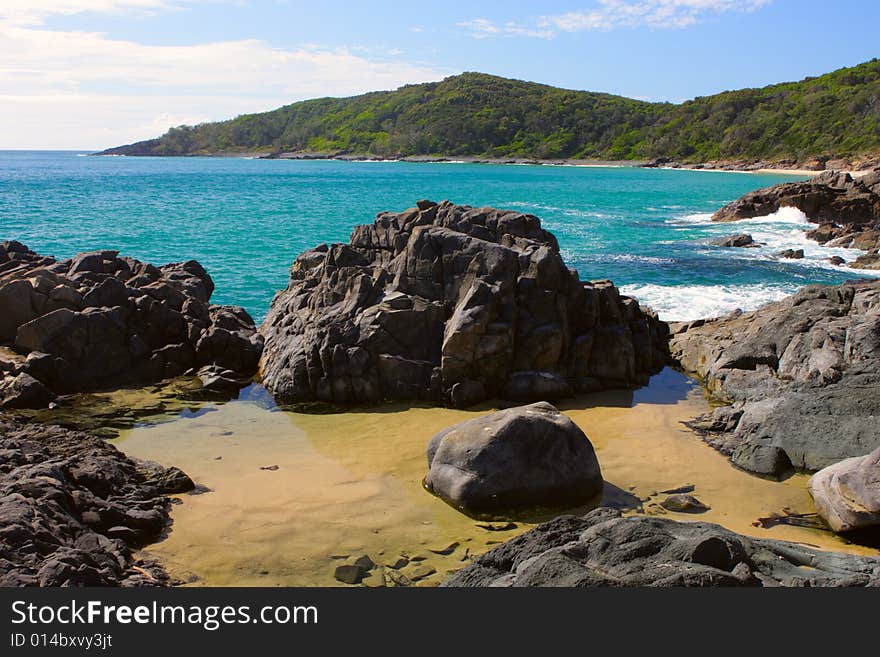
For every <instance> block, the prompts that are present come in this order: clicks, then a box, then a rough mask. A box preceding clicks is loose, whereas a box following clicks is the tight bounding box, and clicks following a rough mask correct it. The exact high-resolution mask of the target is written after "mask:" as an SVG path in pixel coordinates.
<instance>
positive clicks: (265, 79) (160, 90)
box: [0, 0, 449, 148]
mask: <svg viewBox="0 0 880 657" xmlns="http://www.w3.org/2000/svg"><path fill="white" fill-rule="evenodd" d="M0 1H2V3H3V5H2V9H0V99H2V100H0V103H2V105H0V121H2V122H3V124H4V125H15V126H16V130H15V131H5V132H4V133H3V134H2V136H0V148H86V147H88V148H101V147H106V146H112V145H117V144H120V143H127V142H131V141H136V140H139V139H146V138H149V137H155V136H158V135H159V134H161V133H163V132H164V131H165V130H167V129H168V128H169V127H171V126H173V125H180V124H182V123H198V122H201V121H207V120H218V119H223V118H230V117H232V116H236V115H237V114H241V113H245V112H256V111H262V110H267V109H272V108H274V107H277V106H280V105H283V104H286V103H290V102H292V101H295V100H301V99H304V98H314V97H318V96H341V95H353V94H358V93H362V92H365V91H373V90H376V89H390V88H395V87H398V86H400V85H403V84H408V83H414V82H423V81H427V80H436V79H439V78H441V77H443V76H444V75H447V74H448V73H449V71H439V70H437V69H435V68H432V67H430V66H427V65H421V64H417V63H408V62H405V61H401V60H400V59H399V58H397V57H396V56H391V55H390V54H389V53H384V54H383V55H375V56H373V55H371V54H369V53H355V52H354V51H353V50H349V49H327V48H322V47H320V46H317V45H303V46H297V47H287V48H279V47H274V46H272V45H270V44H267V43H265V42H263V41H259V40H255V39H244V40H237V41H221V42H215V43H202V44H196V45H179V46H155V45H145V44H141V43H136V42H132V41H126V40H117V39H112V38H109V37H108V36H106V35H104V34H100V33H95V32H79V31H76V32H75V31H61V30H49V29H46V28H44V27H42V25H41V24H40V20H42V19H44V18H46V17H47V16H49V15H52V14H53V13H54V14H57V13H60V10H61V8H62V7H63V8H65V9H66V8H70V9H71V11H73V8H77V7H78V8H79V11H121V10H135V11H142V10H159V9H163V10H164V9H167V8H169V7H172V5H175V6H178V5H179V4H180V3H179V2H175V3H170V2H165V1H164V0H69V1H68V0H65V1H64V2H61V1H60V0H59V1H58V2H54V1H52V0H26V1H25V0H22V1H21V2H19V0H11V2H12V4H9V5H7V4H6V3H7V2H9V1H10V0H0ZM29 9H34V11H32V12H29V11H28V10H29Z"/></svg>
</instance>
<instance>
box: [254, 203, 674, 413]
mask: <svg viewBox="0 0 880 657" xmlns="http://www.w3.org/2000/svg"><path fill="white" fill-rule="evenodd" d="M260 330H261V332H262V333H263V335H264V336H265V338H266V348H265V351H264V353H263V358H262V361H261V372H262V376H263V381H264V384H265V385H266V387H267V388H268V389H269V391H270V392H272V394H273V395H275V397H276V399H277V400H278V401H280V402H303V401H314V400H319V401H323V402H332V403H335V404H342V405H344V404H353V403H374V402H378V401H380V400H383V399H397V400H414V399H424V400H429V401H434V402H441V403H451V404H455V405H470V404H474V403H477V402H479V401H482V400H485V399H488V398H491V397H496V396H503V397H507V398H511V399H516V400H522V401H537V400H540V399H555V398H559V397H565V396H568V395H571V394H574V393H576V392H579V391H592V390H597V389H601V388H609V387H620V386H625V387H632V386H637V385H641V384H643V383H645V382H646V381H647V378H648V376H649V375H650V374H652V373H654V372H656V371H658V370H659V369H661V368H662V367H663V365H664V364H665V359H666V356H665V338H666V326H665V324H663V323H662V322H660V321H658V320H657V318H656V316H655V315H654V314H653V313H651V312H650V311H648V310H646V309H644V308H640V307H639V305H638V303H637V302H636V301H635V300H634V299H631V298H628V297H624V296H621V295H620V294H619V293H618V291H617V288H615V287H614V286H613V285H612V284H611V283H610V282H608V281H595V282H583V281H581V280H580V279H579V278H578V275H577V273H576V272H575V271H573V270H570V269H568V268H567V267H566V266H565V263H564V262H563V260H562V257H561V256H560V254H559V247H558V245H557V242H556V238H554V237H553V235H552V234H550V233H548V232H547V231H546V230H544V229H542V228H541V223H540V221H539V220H538V218H537V217H534V216H532V215H527V214H521V213H517V212H508V211H502V210H495V209H491V208H479V209H478V208H471V207H467V206H457V205H453V204H451V203H449V202H443V203H441V204H439V205H437V204H435V203H432V202H430V201H420V202H419V204H418V207H416V208H412V209H410V210H407V211H405V212H403V213H400V214H392V213H382V214H380V215H379V216H378V217H377V218H376V220H375V222H374V223H373V224H370V225H364V226H357V227H356V228H355V229H354V231H353V232H352V235H351V240H350V243H349V244H334V245H331V246H327V245H321V246H318V247H316V248H314V249H312V250H310V251H306V252H305V253H303V254H301V255H300V256H299V257H298V258H297V259H296V262H294V264H293V267H292V268H291V272H290V284H289V285H288V287H287V289H286V290H284V291H283V292H281V293H279V294H278V295H276V297H275V299H274V301H273V303H272V308H271V310H270V311H269V314H268V316H267V317H266V320H265V322H264V323H263V325H262V326H261V328H260Z"/></svg>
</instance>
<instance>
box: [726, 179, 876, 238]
mask: <svg viewBox="0 0 880 657" xmlns="http://www.w3.org/2000/svg"><path fill="white" fill-rule="evenodd" d="M867 182H870V180H868V181H867ZM865 183H866V181H863V180H855V179H853V178H852V176H850V175H849V174H848V173H840V172H836V171H828V172H826V173H823V174H822V175H819V176H816V177H815V178H812V179H810V180H808V181H804V182H793V183H783V184H781V185H775V186H773V187H768V188H766V189H759V190H757V191H755V192H750V193H748V194H746V195H745V196H743V197H742V198H739V199H737V200H736V201H734V202H732V203H729V204H728V205H726V206H724V207H723V208H721V209H720V210H719V211H718V212H716V213H715V214H714V215H713V217H712V220H713V221H737V220H739V219H751V218H754V217H763V216H766V215H768V214H773V213H774V212H777V211H778V210H779V209H780V208H785V207H794V208H797V209H799V210H800V211H801V212H803V213H804V214H805V215H807V217H808V218H809V219H810V221H814V222H816V223H823V222H827V223H833V224H859V225H865V224H874V223H877V222H880V196H878V194H877V192H876V191H875V190H874V189H873V188H872V187H871V186H869V185H868V184H865Z"/></svg>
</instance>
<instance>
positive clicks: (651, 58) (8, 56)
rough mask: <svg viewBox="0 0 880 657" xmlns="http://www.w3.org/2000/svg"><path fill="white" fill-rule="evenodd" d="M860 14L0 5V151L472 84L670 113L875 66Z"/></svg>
mask: <svg viewBox="0 0 880 657" xmlns="http://www.w3.org/2000/svg"><path fill="white" fill-rule="evenodd" d="M877 25H880V3H877V2H875V1H873V0H840V1H837V2H834V3H829V2H827V0H824V1H822V2H820V1H818V0H580V1H577V0H575V1H573V2H567V1H545V2H541V3H540V4H539V3H536V2H522V1H520V0H509V1H507V2H481V1H472V2H458V1H455V0H447V1H445V2H433V3H428V2H421V3H415V2H381V1H378V0H374V1H373V2H369V3H352V2H339V1H337V0H323V1H321V2H314V1H312V2H300V1H298V0H0V100H2V101H3V102H2V103H0V121H2V122H3V125H6V126H13V125H14V126H16V128H15V129H14V130H6V131H3V132H0V148H102V147H105V146H110V145H115V144H118V143H124V142H129V141H133V140H137V139H143V138H147V137H150V136H156V135H158V134H161V133H162V132H164V131H165V130H166V129H167V128H168V127H170V126H172V125H179V124H181V123H194V122H199V121H205V120H217V119H222V118H227V117H230V116H234V115H237V114H240V113H243V112H251V111H259V110H264V109H271V108H274V107H277V106H279V105H282V104H284V103H287V102H291V101H293V100H300V99H303V98H311V97H315V96H322V95H350V94H356V93H361V92H363V91H368V90H374V89H388V88H394V87H396V86H399V85H400V84H405V83H410V82H420V81H427V80H436V79H440V78H442V77H444V76H446V75H452V74H455V73H460V72H461V71H465V70H471V71H483V72H487V73H494V74H497V75H503V76H508V77H516V78H522V79H528V80H535V81H540V82H546V83H549V84H554V85H558V86H563V87H569V88H576V89H589V90H595V91H606V92H610V93H616V94H621V95H625V96H630V97H634V98H642V99H647V100H668V101H674V102H678V101H681V100H684V99H687V98H692V97H694V96H699V95H706V94H711V93H715V92H717V91H721V90H724V89H733V88H741V87H745V86H762V85H765V84H770V83H773V82H780V81H784V80H794V79H800V78H803V77H804V76H807V75H817V74H821V73H824V72H827V71H830V70H834V69H836V68H840V67H842V66H851V65H854V64H857V63H860V62H862V61H866V60H868V59H871V58H873V57H876V56H880V46H878V40H877V37H876V26H877Z"/></svg>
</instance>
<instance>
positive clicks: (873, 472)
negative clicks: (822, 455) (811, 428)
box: [809, 448, 880, 532]
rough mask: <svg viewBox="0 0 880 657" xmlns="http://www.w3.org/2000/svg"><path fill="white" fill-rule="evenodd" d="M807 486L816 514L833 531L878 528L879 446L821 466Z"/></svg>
mask: <svg viewBox="0 0 880 657" xmlns="http://www.w3.org/2000/svg"><path fill="white" fill-rule="evenodd" d="M809 489H810V495H812V496H813V501H814V502H815V503H816V509H817V510H818V512H819V515H820V516H822V518H823V519H824V520H825V522H827V523H828V526H829V527H831V529H833V530H834V531H836V532H853V531H859V530H867V529H880V448H878V449H876V450H874V451H873V452H872V453H871V454H868V455H867V456H860V457H855V458H851V459H845V460H843V461H841V462H840V463H835V464H834V465H831V466H828V467H827V468H825V469H824V470H820V471H819V472H817V473H816V474H815V475H813V477H812V479H810V484H809Z"/></svg>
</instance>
